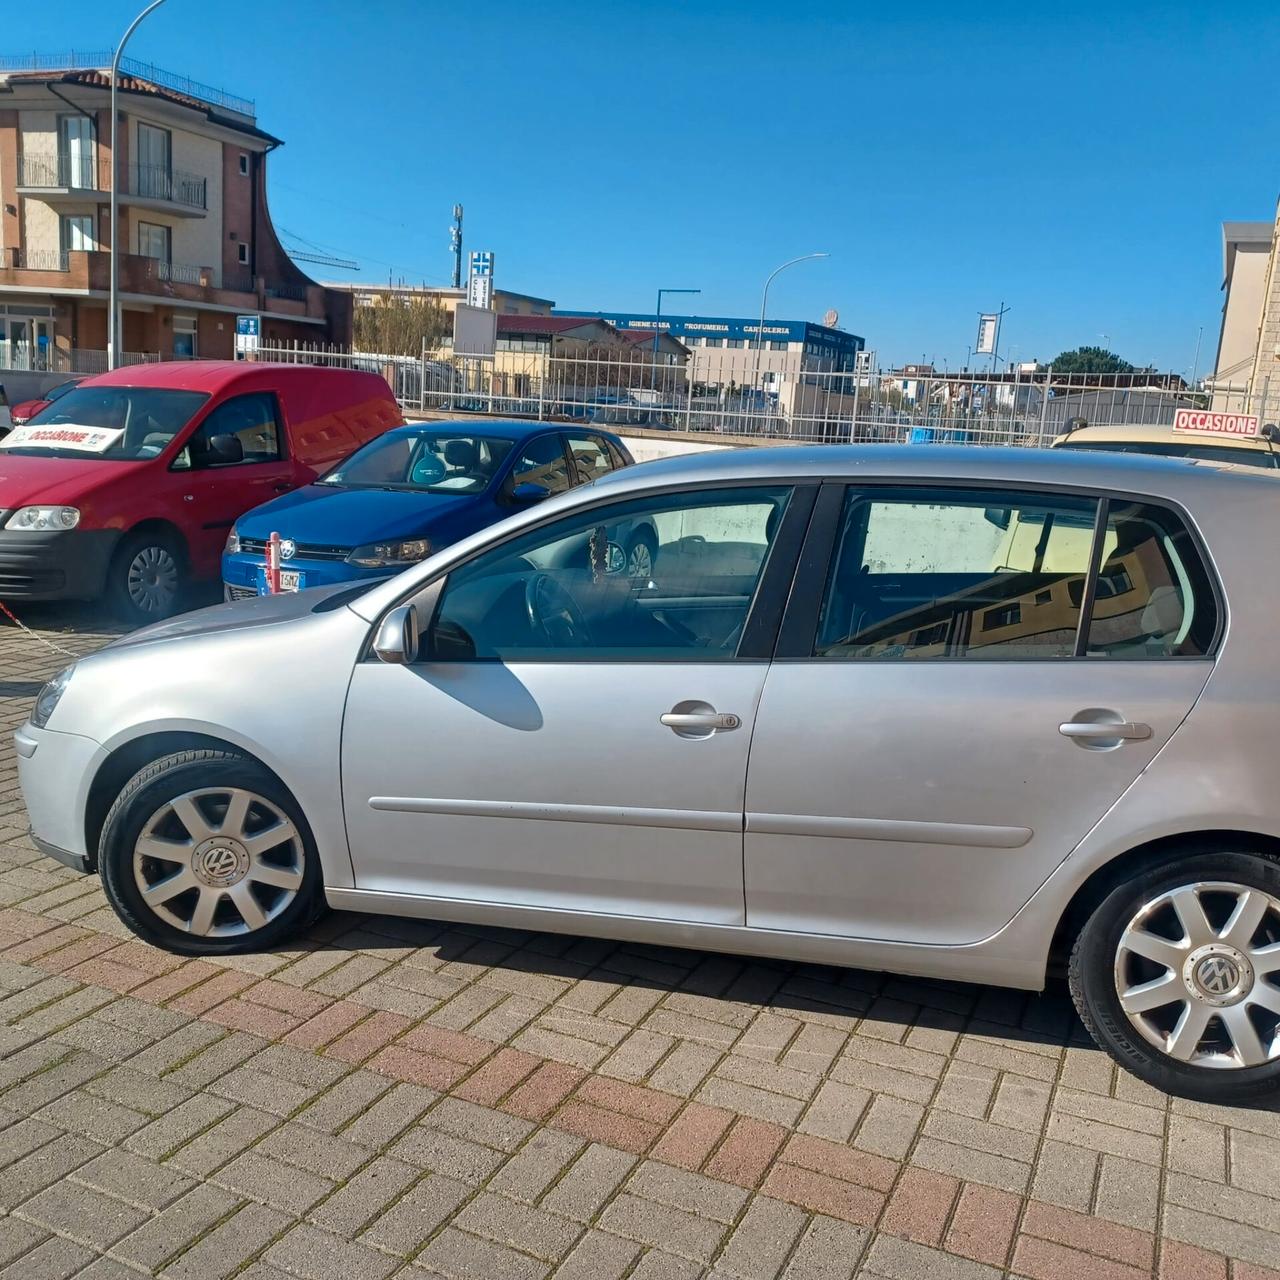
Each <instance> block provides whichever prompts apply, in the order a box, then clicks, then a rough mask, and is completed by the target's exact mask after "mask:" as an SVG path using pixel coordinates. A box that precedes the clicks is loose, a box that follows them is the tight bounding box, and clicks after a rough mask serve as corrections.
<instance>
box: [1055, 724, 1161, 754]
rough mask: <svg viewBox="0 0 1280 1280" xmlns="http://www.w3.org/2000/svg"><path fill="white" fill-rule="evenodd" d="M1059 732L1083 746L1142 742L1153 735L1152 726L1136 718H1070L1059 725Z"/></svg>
mask: <svg viewBox="0 0 1280 1280" xmlns="http://www.w3.org/2000/svg"><path fill="white" fill-rule="evenodd" d="M1058 732H1059V733H1060V734H1062V736H1063V737H1064V738H1070V739H1071V740H1072V741H1073V742H1078V743H1079V744H1080V745H1081V746H1082V747H1084V746H1101V745H1102V744H1103V743H1110V744H1112V745H1119V744H1120V743H1121V742H1142V741H1143V740H1145V739H1147V738H1149V737H1151V726H1150V725H1149V724H1141V723H1139V722H1137V721H1135V720H1120V719H1115V720H1068V721H1067V722H1066V724H1060V725H1059V726H1058Z"/></svg>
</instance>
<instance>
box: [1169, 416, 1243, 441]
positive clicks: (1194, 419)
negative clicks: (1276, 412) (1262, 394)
mask: <svg viewBox="0 0 1280 1280" xmlns="http://www.w3.org/2000/svg"><path fill="white" fill-rule="evenodd" d="M1173 429H1174V430H1175V431H1197V432H1203V433H1206V434H1208V435H1214V436H1256V435H1257V434H1258V415H1257V414H1256V413H1212V412H1210V411H1209V410H1208V409H1179V410H1178V411H1177V413H1175V414H1174V415H1173Z"/></svg>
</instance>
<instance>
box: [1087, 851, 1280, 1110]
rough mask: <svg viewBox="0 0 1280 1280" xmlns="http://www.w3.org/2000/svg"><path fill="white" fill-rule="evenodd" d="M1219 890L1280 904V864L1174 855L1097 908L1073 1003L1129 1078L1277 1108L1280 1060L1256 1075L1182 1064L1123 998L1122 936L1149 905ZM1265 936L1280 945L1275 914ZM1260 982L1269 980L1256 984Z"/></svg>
mask: <svg viewBox="0 0 1280 1280" xmlns="http://www.w3.org/2000/svg"><path fill="white" fill-rule="evenodd" d="M1216 882H1222V883H1230V884H1235V885H1241V886H1244V887H1245V888H1249V889H1260V890H1262V891H1263V892H1265V893H1267V894H1270V895H1271V897H1272V898H1274V899H1280V863H1278V862H1277V861H1276V860H1275V859H1274V858H1271V857H1267V856H1265V855H1263V854H1259V853H1250V852H1244V851H1241V852H1227V851H1222V852H1216V851H1213V852H1191V851H1188V852H1186V853H1183V854H1176V853H1175V854H1172V855H1170V856H1169V857H1167V858H1165V859H1162V860H1161V862H1160V863H1159V864H1157V865H1155V866H1152V867H1149V868H1147V869H1146V870H1144V871H1141V872H1138V873H1137V874H1136V875H1134V876H1133V877H1132V878H1131V879H1129V880H1126V881H1124V882H1123V883H1122V884H1120V885H1118V886H1117V887H1116V888H1114V889H1113V890H1111V892H1110V893H1108V894H1107V896H1106V897H1105V898H1104V899H1103V900H1102V901H1101V902H1100V903H1099V904H1098V906H1097V907H1096V908H1095V909H1094V911H1093V913H1092V914H1091V915H1090V916H1089V918H1088V920H1087V921H1086V922H1085V924H1084V926H1083V928H1081V930H1080V932H1079V934H1078V935H1077V936H1076V940H1075V945H1074V946H1073V948H1072V951H1071V962H1070V966H1069V969H1068V983H1069V985H1070V989H1071V998H1072V1000H1073V1001H1074V1003H1075V1006H1076V1010H1077V1012H1078V1013H1079V1014H1080V1019H1081V1021H1082V1022H1083V1023H1084V1025H1085V1027H1086V1029H1087V1030H1088V1031H1089V1034H1090V1035H1092V1036H1093V1038H1094V1040H1095V1041H1097V1043H1098V1044H1099V1046H1101V1048H1103V1049H1104V1050H1105V1051H1106V1052H1107V1053H1108V1054H1110V1055H1111V1057H1112V1058H1114V1059H1115V1060H1116V1062H1118V1063H1119V1064H1120V1065H1121V1066H1122V1067H1124V1068H1125V1069H1126V1070H1127V1071H1130V1072H1132V1073H1133V1074H1134V1075H1135V1076H1137V1077H1138V1078H1139V1079H1140V1080H1144V1081H1146V1082H1147V1083H1148V1084H1151V1085H1154V1086H1155V1087H1156V1088H1157V1089H1160V1090H1163V1091H1164V1092H1165V1093H1171V1094H1175V1095H1177V1096H1178V1097H1182V1098H1192V1099H1194V1100H1196V1101H1199V1102H1210V1103H1223V1104H1246V1103H1256V1102H1259V1101H1263V1100H1274V1099H1275V1098H1276V1097H1277V1095H1280V1058H1275V1059H1272V1060H1271V1061H1269V1062H1266V1063H1264V1064H1262V1065H1259V1066H1256V1067H1244V1066H1241V1067H1226V1068H1221V1067H1208V1066H1197V1065H1194V1064H1192V1063H1189V1062H1183V1061H1180V1060H1179V1059H1178V1058H1175V1057H1173V1056H1171V1055H1169V1054H1167V1053H1165V1052H1163V1051H1161V1049H1159V1048H1158V1047H1157V1046H1156V1045H1155V1044H1153V1043H1151V1042H1150V1041H1149V1040H1147V1039H1146V1038H1145V1037H1144V1036H1143V1035H1142V1033H1141V1032H1140V1031H1139V1030H1138V1029H1137V1028H1135V1027H1134V1025H1133V1024H1132V1023H1131V1022H1130V1020H1129V1018H1128V1016H1127V1015H1126V1013H1125V1012H1124V1010H1123V1009H1122V1008H1121V1004H1120V995H1119V993H1118V992H1117V990H1116V955H1117V949H1118V947H1119V945H1120V940H1121V936H1122V935H1123V934H1124V931H1125V929H1126V927H1127V926H1128V925H1129V923H1130V921H1132V920H1133V919H1134V917H1135V916H1136V915H1137V913H1138V912H1139V911H1140V910H1141V909H1142V907H1143V906H1144V904H1146V903H1151V902H1154V901H1156V900H1157V899H1159V898H1160V896H1161V895H1162V894H1165V893H1167V892H1169V891H1171V890H1174V889H1177V888H1180V887H1181V886H1183V885H1187V884H1192V883H1200V884H1206V883H1208V884H1212V883H1216ZM1261 931H1262V934H1263V936H1265V937H1266V938H1267V939H1268V940H1269V941H1280V923H1277V916H1276V913H1275V912H1268V914H1267V916H1266V917H1265V918H1264V921H1263V924H1262V926H1261ZM1255 936H1258V935H1255ZM1170 972H1172V970H1170ZM1132 980H1133V979H1130V981H1132ZM1258 981H1263V979H1262V978H1260V977H1255V982H1258ZM1270 985H1271V986H1273V987H1276V989H1277V990H1278V991H1280V974H1275V973H1273V974H1271V975H1270ZM1171 1008H1172V1009H1176V1008H1177V1006H1176V1005H1173V1006H1171ZM1164 1016H1168V1017H1170V1018H1172V1016H1173V1015H1172V1013H1166V1014H1165V1015H1164ZM1251 1016H1262V1017H1265V1018H1269V1017H1270V1016H1271V1015H1270V1013H1269V1012H1268V1011H1265V1010H1264V1011H1263V1013H1262V1014H1261V1015H1251ZM1211 1026H1212V1024H1211Z"/></svg>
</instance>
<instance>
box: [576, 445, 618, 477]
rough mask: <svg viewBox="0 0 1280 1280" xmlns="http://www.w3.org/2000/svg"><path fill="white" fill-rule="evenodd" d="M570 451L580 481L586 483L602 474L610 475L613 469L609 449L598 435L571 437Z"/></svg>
mask: <svg viewBox="0 0 1280 1280" xmlns="http://www.w3.org/2000/svg"><path fill="white" fill-rule="evenodd" d="M569 453H570V454H571V455H572V457H573V465H574V468H575V470H576V471H577V473H578V483H579V484H586V483H587V481H589V480H596V479H598V478H599V477H600V476H604V475H608V474H609V472H610V471H612V470H613V463H612V461H611V460H610V458H609V451H608V450H607V449H606V448H605V447H604V441H603V440H601V439H600V438H599V437H598V436H573V435H571V436H570V437H569Z"/></svg>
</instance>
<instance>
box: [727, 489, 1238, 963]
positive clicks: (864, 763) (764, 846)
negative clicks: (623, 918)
mask: <svg viewBox="0 0 1280 1280" xmlns="http://www.w3.org/2000/svg"><path fill="white" fill-rule="evenodd" d="M828 514H829V516H830V526H829V527H831V528H832V529H833V530H834V549H833V551H832V553H831V557H830V561H829V563H830V569H829V571H828V570H827V564H828V561H827V560H826V558H825V557H822V558H820V559H819V560H818V561H817V562H813V558H812V556H811V555H810V552H809V551H806V555H805V558H804V559H805V562H806V563H811V562H812V563H815V567H814V568H813V569H811V570H810V571H809V576H810V581H809V582H808V583H807V584H806V583H797V587H796V595H795V597H793V605H795V606H796V608H795V612H794V616H793V615H792V614H789V616H788V620H787V624H786V626H785V628H784V635H783V638H782V642H781V645H780V652H779V659H778V661H776V662H775V664H774V666H773V667H772V669H771V670H770V673H769V677H768V680H767V681H766V684H765V689H764V693H763V696H762V699H761V704H760V710H759V713H758V715H757V722H756V729H755V735H754V738H753V741H752V748H751V762H750V770H749V774H748V780H747V818H746V846H745V880H746V895H747V923H748V924H749V925H755V926H759V927H762V928H771V929H785V930H797V931H801V932H807V933H825V934H837V935H842V936H847V937H859V938H879V939H891V940H896V941H910V942H933V943H968V942H974V941H977V940H979V939H982V938H985V937H987V936H989V935H990V934H992V933H994V932H995V931H996V930H998V929H1000V928H1001V927H1002V926H1003V925H1004V924H1006V923H1007V922H1008V921H1009V920H1010V919H1011V918H1012V916H1013V915H1014V913H1015V912H1016V911H1017V910H1018V909H1019V908H1020V907H1021V906H1022V905H1023V904H1024V903H1025V902H1026V901H1027V900H1028V899H1029V898H1030V897H1031V895H1032V893H1034V892H1035V890H1036V889H1037V888H1038V887H1039V886H1040V885H1041V884H1042V883H1043V882H1044V881H1045V880H1046V879H1047V878H1048V876H1049V874H1050V872H1051V871H1052V870H1053V868H1054V867H1056V866H1057V865H1058V863H1059V862H1061V861H1062V859H1063V858H1065V857H1066V856H1067V855H1068V854H1069V853H1070V852H1071V850H1072V849H1073V848H1074V847H1075V845H1076V844H1078V843H1079V842H1080V840H1081V839H1083V838H1084V836H1085V835H1086V834H1087V833H1088V832H1089V830H1090V828H1091V827H1092V826H1093V825H1094V824H1095V823H1096V822H1097V821H1098V820H1099V819H1100V818H1101V817H1102V816H1103V814H1104V813H1105V812H1106V811H1107V809H1108V808H1109V807H1110V806H1111V805H1112V804H1113V803H1114V802H1115V801H1116V800H1117V799H1118V798H1119V797H1120V795H1121V794H1122V793H1123V792H1124V790H1125V789H1126V788H1127V787H1128V786H1129V785H1130V784H1131V783H1132V782H1133V781H1134V780H1135V779H1136V778H1137V776H1138V775H1139V774H1140V773H1141V772H1142V770H1143V769H1144V768H1145V767H1146V766H1147V765H1148V764H1149V763H1150V762H1151V760H1152V759H1153V758H1154V757H1155V755H1156V753H1157V752H1158V751H1159V750H1160V748H1161V747H1162V746H1163V745H1164V744H1165V743H1166V742H1167V741H1168V739H1169V737H1170V736H1171V735H1172V734H1173V733H1174V732H1175V731H1176V730H1177V728H1178V726H1179V725H1180V724H1181V723H1182V721H1183V719H1184V718H1185V716H1186V715H1187V712H1188V711H1189V710H1190V708H1191V706H1192V704H1193V703H1194V701H1195V699H1196V697H1197V696H1198V694H1199V693H1200V690H1201V689H1202V688H1203V686H1204V683H1205V681H1206V679H1207V678H1208V674H1209V671H1210V668H1211V665H1212V663H1211V661H1210V660H1209V659H1208V658H1207V656H1206V655H1207V654H1209V653H1210V651H1211V646H1212V644H1213V640H1214V635H1215V632H1216V628H1217V621H1216V620H1217V609H1216V604H1215V597H1214V594H1213V591H1212V588H1211V586H1210V584H1209V581H1208V579H1207V578H1206V576H1205V571H1204V568H1203V565H1202V562H1201V560H1200V557H1199V555H1198V553H1197V551H1196V549H1195V547H1194V545H1193V543H1192V541H1191V539H1190V537H1189V536H1188V534H1187V532H1186V530H1185V529H1184V528H1183V527H1182V526H1181V524H1180V523H1179V521H1178V518H1177V517H1176V516H1175V515H1174V514H1172V513H1170V512H1167V511H1165V510H1164V509H1162V508H1158V507H1143V506H1139V505H1136V504H1133V503H1129V502H1125V501H1121V500H1119V499H1117V500H1116V501H1114V502H1112V503H1110V504H1108V507H1107V508H1106V509H1104V511H1103V513H1102V518H1101V522H1100V524H1098V525H1097V526H1096V528H1095V520H1096V517H1097V515H1098V500H1097V499H1095V498H1084V497H1079V498H1070V497H1063V496H1058V495H1053V494H1037V493H1027V492H1008V491H1005V492H997V491H987V492H964V491H960V490H955V489H941V490H935V491H932V492H928V491H923V490H913V489H909V488H908V489H896V490H888V489H886V490H876V489H872V488H867V489H853V488H851V489H849V490H848V491H847V493H845V494H844V495H841V494H839V492H838V490H836V489H835V488H834V487H832V488H829V489H827V490H824V493H823V497H822V499H821V501H820V506H819V514H818V515H816V516H815V527H817V526H818V525H819V524H820V523H821V522H822V520H824V519H826V517H827V515H828ZM830 536H831V535H830V534H828V537H830ZM1099 536H1100V537H1102V545H1101V547H1100V548H1099V549H1098V550H1097V552H1096V555H1097V560H1096V564H1097V566H1098V567H1097V568H1096V569H1092V571H1091V566H1093V565H1094V563H1095V562H1094V561H1093V560H1092V559H1091V557H1092V556H1093V555H1094V554H1095V551H1094V543H1095V539H1096V538H1097V537H1099ZM806 606H807V607H806Z"/></svg>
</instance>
